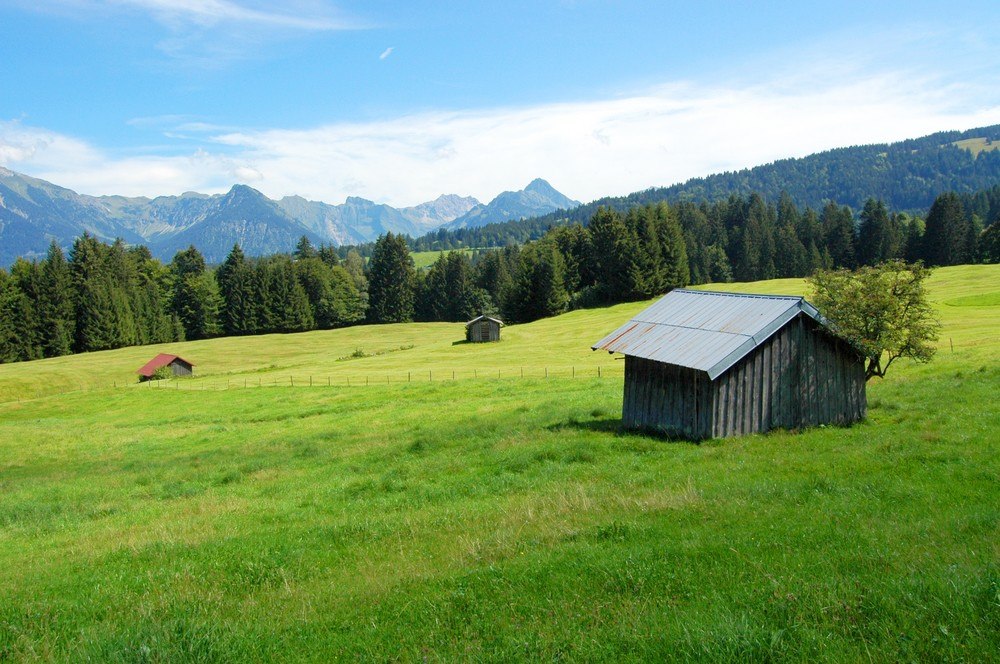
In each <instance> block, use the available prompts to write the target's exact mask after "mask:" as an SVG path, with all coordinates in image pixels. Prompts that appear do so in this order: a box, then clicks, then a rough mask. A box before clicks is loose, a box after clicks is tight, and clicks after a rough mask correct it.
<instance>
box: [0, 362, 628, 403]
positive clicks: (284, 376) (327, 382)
mask: <svg viewBox="0 0 1000 664" xmlns="http://www.w3.org/2000/svg"><path fill="white" fill-rule="evenodd" d="M623 365H624V363H622V362H618V363H615V364H604V365H598V366H594V365H587V366H572V365H571V366H552V367H548V366H541V367H539V366H527V367H499V368H485V369H460V368H437V369H415V370H408V371H383V372H371V373H339V372H338V373H330V374H323V373H275V372H268V373H266V374H259V375H253V374H246V375H241V374H237V375H230V376H219V375H209V376H204V377H201V376H186V377H174V378H166V379H163V380H147V381H143V382H138V381H132V380H112V381H110V382H107V381H101V382H97V383H81V384H79V385H78V386H65V387H64V389H59V388H54V389H53V388H50V389H40V390H32V391H31V392H30V393H29V392H27V391H25V393H23V394H18V395H7V396H6V397H3V398H0V403H12V402H19V401H30V400H33V399H39V398H45V397H53V396H59V395H64V394H72V393H80V392H93V391H98V390H108V389H116V390H117V389H138V390H187V391H221V390H231V389H251V388H255V389H256V388H265V387H270V388H278V387H284V388H308V387H312V388H320V387H322V388H334V387H337V388H364V387H368V388H372V387H379V386H382V387H385V386H393V385H403V384H409V383H425V384H430V383H442V382H449V383H450V382H459V381H476V380H480V381H483V380H492V381H497V380H538V379H542V380H549V379H552V380H556V379H560V380H565V379H584V378H591V379H606V378H608V379H610V378H623V377H624V375H625V371H624V366H623Z"/></svg>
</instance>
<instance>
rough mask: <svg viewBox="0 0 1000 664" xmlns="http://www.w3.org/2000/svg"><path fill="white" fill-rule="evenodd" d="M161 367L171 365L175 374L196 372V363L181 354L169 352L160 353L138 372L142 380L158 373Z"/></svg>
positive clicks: (185, 374)
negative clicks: (170, 353) (169, 353)
mask: <svg viewBox="0 0 1000 664" xmlns="http://www.w3.org/2000/svg"><path fill="white" fill-rule="evenodd" d="M161 367H170V370H171V372H172V373H173V375H174V376H190V375H192V374H194V365H193V364H192V363H190V362H188V361H187V360H185V359H184V358H183V357H180V356H179V355H168V354H167V353H160V354H159V355H157V356H156V357H154V358H153V359H151V360H150V361H149V362H147V363H146V364H144V365H143V366H142V368H141V369H139V371H137V372H136V373H138V374H139V380H140V381H143V380H149V379H151V378H152V377H153V374H154V373H156V370H157V369H159V368H161Z"/></svg>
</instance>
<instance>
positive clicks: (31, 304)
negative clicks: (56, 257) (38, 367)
mask: <svg viewBox="0 0 1000 664" xmlns="http://www.w3.org/2000/svg"><path fill="white" fill-rule="evenodd" d="M10 277H11V280H12V281H13V282H14V287H15V288H16V289H17V290H18V292H19V293H20V297H18V298H17V313H16V318H15V320H14V327H15V329H16V330H17V335H18V343H19V345H20V347H21V359H22V360H37V359H40V358H41V357H42V356H43V355H42V353H43V351H42V348H43V345H44V327H43V321H42V318H41V315H40V313H41V308H42V307H41V306H40V304H41V302H42V300H43V294H42V273H41V269H40V268H39V266H38V263H34V262H28V261H26V260H24V259H23V258H18V259H17V260H16V261H14V265H12V266H11V268H10Z"/></svg>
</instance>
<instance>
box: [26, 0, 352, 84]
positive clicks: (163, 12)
mask: <svg viewBox="0 0 1000 664" xmlns="http://www.w3.org/2000/svg"><path fill="white" fill-rule="evenodd" d="M7 1H8V2H11V3H14V4H16V5H17V6H19V7H21V8H22V9H25V10H28V11H36V12H41V13H44V14H50V15H56V16H70V17H75V18H77V19H78V20H83V21H95V22H98V21H99V22H102V23H108V22H112V21H116V20H120V21H125V20H127V19H128V17H130V16H134V15H135V14H137V13H138V14H145V15H148V16H150V17H151V18H152V19H153V20H154V21H156V22H157V23H158V24H159V25H160V26H161V27H162V29H163V33H164V34H163V35H162V38H160V39H159V40H158V41H156V42H155V46H156V48H157V49H158V50H159V51H160V52H161V53H163V54H165V55H167V56H169V58H170V60H171V61H173V62H175V63H179V64H187V65H191V66H196V67H199V68H208V69H219V68H222V67H224V66H226V65H227V64H229V63H231V62H233V61H238V60H244V59H247V58H260V57H263V55H264V51H262V47H263V46H265V45H266V44H269V43H273V42H276V41H281V40H288V39H293V38H301V37H302V36H303V35H304V34H308V33H329V32H337V31H343V30H358V29H365V28H368V27H370V26H369V25H367V24H365V23H363V22H361V21H359V20H357V19H355V18H352V17H348V16H347V15H346V14H344V13H343V12H340V11H338V10H337V9H336V8H335V7H334V6H333V5H331V3H330V0H284V1H283V2H281V3H269V2H266V1H265V0H43V1H42V2H37V1H34V2H33V1H30V0H7ZM275 7H277V8H278V9H275ZM122 29H132V25H131V24H126V23H123V24H122Z"/></svg>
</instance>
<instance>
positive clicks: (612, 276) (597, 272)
mask: <svg viewBox="0 0 1000 664" xmlns="http://www.w3.org/2000/svg"><path fill="white" fill-rule="evenodd" d="M589 230H590V237H591V241H592V243H593V251H594V255H593V264H594V276H595V280H594V281H595V286H596V288H597V289H598V290H599V292H600V296H601V298H602V299H604V300H605V301H607V302H624V301H629V300H636V299H640V298H641V297H642V273H641V271H640V267H639V262H638V249H637V247H636V239H635V236H634V235H633V234H632V233H631V232H630V231H629V229H628V227H627V226H626V225H625V223H624V222H623V221H622V218H621V215H619V214H618V213H617V212H615V211H614V210H611V209H609V208H605V207H599V208H598V209H597V212H595V213H594V216H593V217H592V218H591V220H590V225H589Z"/></svg>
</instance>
